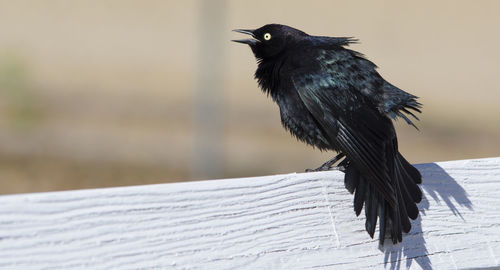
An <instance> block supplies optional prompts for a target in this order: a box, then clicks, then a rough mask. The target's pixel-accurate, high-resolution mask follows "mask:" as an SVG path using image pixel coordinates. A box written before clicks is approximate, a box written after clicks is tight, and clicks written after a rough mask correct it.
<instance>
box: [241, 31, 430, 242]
mask: <svg viewBox="0 0 500 270" xmlns="http://www.w3.org/2000/svg"><path fill="white" fill-rule="evenodd" d="M236 31H237V32H241V33H244V34H249V35H251V36H252V38H251V39H246V40H235V41H236V42H239V43H245V44H248V45H249V46H250V47H251V49H252V51H253V53H254V55H255V57H256V58H257V62H258V68H257V71H256V72H255V78H256V79H257V81H258V83H259V86H260V87H261V89H262V90H263V91H264V92H265V93H267V94H269V95H270V96H271V97H272V99H273V100H274V101H275V102H276V103H277V104H278V105H279V108H280V114H281V121H282V124H283V126H284V127H285V128H286V129H288V130H289V131H290V132H291V133H292V135H294V136H296V137H297V138H298V139H299V140H301V141H304V142H305V143H307V144H310V145H312V146H314V147H317V148H319V149H321V150H334V151H337V152H339V153H342V154H345V155H346V158H345V160H344V161H342V164H343V165H344V167H345V186H346V188H347V190H348V191H349V192H350V193H354V210H355V213H356V215H359V214H360V213H361V210H362V208H363V206H364V208H365V216H366V223H365V227H366V231H367V232H368V233H369V235H370V236H371V237H373V235H374V232H375V228H376V223H377V219H378V220H379V224H380V225H379V228H380V235H379V239H380V243H381V244H383V243H384V237H385V234H386V232H387V233H388V234H390V237H391V239H392V241H393V242H394V243H397V242H400V241H402V232H409V231H410V228H411V224H410V221H409V219H408V218H411V219H415V218H417V216H418V208H417V207H416V203H418V202H420V200H421V199H422V192H421V190H420V188H419V187H418V186H417V184H419V183H421V175H420V173H419V172H418V171H417V170H416V169H415V168H414V167H413V166H412V165H410V164H409V163H408V162H407V161H406V160H405V159H404V157H403V156H402V155H401V154H400V153H399V151H398V145H397V138H396V132H395V129H394V126H393V123H392V119H394V118H397V117H401V118H402V119H404V120H405V121H406V122H407V123H408V124H410V125H413V126H415V125H414V124H413V122H412V121H411V119H410V117H413V118H415V119H417V120H418V118H417V117H416V116H415V115H414V112H420V106H421V105H420V103H418V102H417V101H416V99H417V97H416V96H413V95H411V94H409V93H406V92H404V91H403V90H401V89H399V88H397V87H395V86H393V85H392V84H390V83H388V82H387V81H385V80H384V79H383V78H382V77H381V76H380V75H379V73H378V72H377V71H376V66H375V64H373V63H372V62H370V61H369V60H367V59H366V58H365V57H364V56H363V55H362V54H360V53H358V52H355V51H353V50H349V49H347V48H346V46H348V45H349V44H351V43H353V42H355V40H353V39H352V38H334V37H319V36H310V35H308V34H306V33H304V32H302V31H300V30H297V29H294V28H291V27H288V26H285V25H278V24H270V25H265V26H263V27H261V28H259V29H256V30H236ZM412 111H413V112H412Z"/></svg>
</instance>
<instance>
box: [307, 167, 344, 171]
mask: <svg viewBox="0 0 500 270" xmlns="http://www.w3.org/2000/svg"><path fill="white" fill-rule="evenodd" d="M323 171H341V172H345V167H344V166H332V167H327V166H321V167H319V168H316V169H306V172H323Z"/></svg>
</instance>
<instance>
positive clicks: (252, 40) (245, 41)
mask: <svg viewBox="0 0 500 270" xmlns="http://www.w3.org/2000/svg"><path fill="white" fill-rule="evenodd" d="M233 31H234V32H238V33H242V34H247V35H251V36H252V38H249V39H235V40H232V41H234V42H238V43H243V44H248V45H255V44H256V43H257V42H259V40H258V39H255V36H254V35H253V31H254V30H246V29H234V30H233Z"/></svg>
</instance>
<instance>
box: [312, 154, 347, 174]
mask: <svg viewBox="0 0 500 270" xmlns="http://www.w3.org/2000/svg"><path fill="white" fill-rule="evenodd" d="M344 156H345V154H343V153H340V154H338V155H337V156H335V157H334V158H332V159H330V160H328V161H327V162H325V163H323V165H321V166H319V167H318V168H316V169H306V172H322V171H334V170H339V171H341V172H344V171H345V166H343V165H344V161H345V159H344V160H343V161H342V162H340V163H339V165H338V166H333V164H335V163H336V162H337V161H339V160H340V159H342V158H343V157H344Z"/></svg>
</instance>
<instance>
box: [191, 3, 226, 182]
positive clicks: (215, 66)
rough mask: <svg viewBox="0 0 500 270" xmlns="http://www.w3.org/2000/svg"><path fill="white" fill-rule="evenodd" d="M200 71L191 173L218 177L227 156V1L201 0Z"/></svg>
mask: <svg viewBox="0 0 500 270" xmlns="http://www.w3.org/2000/svg"><path fill="white" fill-rule="evenodd" d="M198 5H199V8H200V10H199V14H200V17H199V22H198V58H197V59H198V62H197V67H198V72H197V78H196V86H195V90H194V91H195V93H194V99H195V102H194V105H195V108H194V121H193V123H194V125H195V127H194V130H195V136H194V138H195V143H194V151H193V159H192V160H193V162H192V164H191V165H190V166H191V177H192V178H195V179H201V178H204V179H207V178H218V177H220V176H221V174H222V166H223V164H222V159H223V149H222V147H223V145H222V139H223V120H224V119H223V105H224V103H223V100H224V90H223V88H224V75H223V67H224V66H223V65H224V45H225V43H226V42H228V40H227V38H226V33H225V32H226V27H225V23H226V1H225V0H210V1H209V0H200V1H199V2H198Z"/></svg>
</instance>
